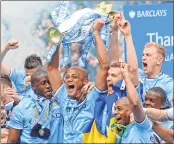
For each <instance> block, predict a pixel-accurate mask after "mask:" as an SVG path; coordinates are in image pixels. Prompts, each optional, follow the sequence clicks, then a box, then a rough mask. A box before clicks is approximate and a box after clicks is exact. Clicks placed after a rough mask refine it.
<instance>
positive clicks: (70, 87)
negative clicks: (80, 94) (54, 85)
mask: <svg viewBox="0 0 174 144" xmlns="http://www.w3.org/2000/svg"><path fill="white" fill-rule="evenodd" d="M66 87H67V90H68V95H69V96H75V94H76V88H75V85H74V84H73V83H68V84H67V86H66Z"/></svg>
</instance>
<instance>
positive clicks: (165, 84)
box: [139, 69, 174, 107]
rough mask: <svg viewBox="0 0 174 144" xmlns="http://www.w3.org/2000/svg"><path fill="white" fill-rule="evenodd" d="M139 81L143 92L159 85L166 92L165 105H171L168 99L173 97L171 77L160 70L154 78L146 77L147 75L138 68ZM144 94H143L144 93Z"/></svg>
mask: <svg viewBox="0 0 174 144" xmlns="http://www.w3.org/2000/svg"><path fill="white" fill-rule="evenodd" d="M139 78H140V81H141V82H142V83H143V84H144V92H147V91H148V90H149V89H150V88H153V87H161V88H162V89H163V90H164V91H165V92H166V95H167V97H166V102H165V107H171V104H170V101H171V100H172V97H173V92H174V90H173V79H172V78H171V77H169V76H168V75H166V74H164V73H163V72H160V73H159V74H158V75H157V76H156V77H155V78H153V79H148V78H147V76H146V75H145V74H144V73H143V71H142V70H141V69H139ZM144 96H145V95H144Z"/></svg>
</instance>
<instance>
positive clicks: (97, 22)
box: [93, 19, 105, 32]
mask: <svg viewBox="0 0 174 144" xmlns="http://www.w3.org/2000/svg"><path fill="white" fill-rule="evenodd" d="M104 24H105V22H104V20H103V19H96V20H95V22H94V25H93V31H94V32H98V31H99V30H100V29H101V28H102V27H103V25H104Z"/></svg>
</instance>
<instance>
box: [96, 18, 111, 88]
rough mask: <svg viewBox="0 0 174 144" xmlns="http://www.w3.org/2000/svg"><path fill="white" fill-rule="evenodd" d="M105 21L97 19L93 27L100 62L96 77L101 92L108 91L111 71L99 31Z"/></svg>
mask: <svg viewBox="0 0 174 144" xmlns="http://www.w3.org/2000/svg"><path fill="white" fill-rule="evenodd" d="M103 25H104V21H103V20H102V19H97V20H96V21H95V23H94V25H93V33H94V37H95V47H96V51H97V58H98V61H99V68H98V71H97V77H96V87H97V88H98V89H99V90H101V91H102V90H106V89H107V83H106V77H107V72H108V69H109V58H108V52H107V49H106V46H105V44H104V42H103V40H102V39H101V37H100V32H99V30H100V29H101V28H102V27H103Z"/></svg>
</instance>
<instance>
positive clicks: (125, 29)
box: [119, 19, 131, 36]
mask: <svg viewBox="0 0 174 144" xmlns="http://www.w3.org/2000/svg"><path fill="white" fill-rule="evenodd" d="M119 30H120V31H121V33H122V34H123V35H124V36H127V35H130V34H131V25H130V23H129V22H128V21H127V20H125V19H122V20H121V22H120V23H119Z"/></svg>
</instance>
